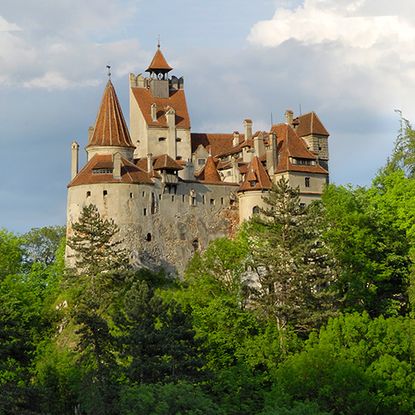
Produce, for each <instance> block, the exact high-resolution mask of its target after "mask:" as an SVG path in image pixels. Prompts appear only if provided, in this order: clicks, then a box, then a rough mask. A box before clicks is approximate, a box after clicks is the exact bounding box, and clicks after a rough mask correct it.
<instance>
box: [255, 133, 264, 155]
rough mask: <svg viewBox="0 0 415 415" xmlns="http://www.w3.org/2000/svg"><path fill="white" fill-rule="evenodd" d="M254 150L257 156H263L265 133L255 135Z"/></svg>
mask: <svg viewBox="0 0 415 415" xmlns="http://www.w3.org/2000/svg"><path fill="white" fill-rule="evenodd" d="M254 150H255V155H256V156H257V157H262V156H263V155H264V153H265V147H264V135H263V133H262V132H261V133H259V134H258V135H257V136H256V137H254Z"/></svg>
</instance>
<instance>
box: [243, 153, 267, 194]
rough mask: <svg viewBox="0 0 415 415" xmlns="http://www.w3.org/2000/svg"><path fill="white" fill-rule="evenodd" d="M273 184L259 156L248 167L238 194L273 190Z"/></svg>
mask: <svg viewBox="0 0 415 415" xmlns="http://www.w3.org/2000/svg"><path fill="white" fill-rule="evenodd" d="M271 186H272V183H271V179H270V178H269V176H268V173H267V172H266V170H265V168H264V166H263V165H262V163H261V161H260V160H259V158H258V157H257V156H254V157H253V159H252V161H251V162H250V163H249V165H248V170H247V173H246V175H245V180H244V181H243V183H242V184H241V186H240V188H239V190H238V192H245V191H247V190H266V189H271Z"/></svg>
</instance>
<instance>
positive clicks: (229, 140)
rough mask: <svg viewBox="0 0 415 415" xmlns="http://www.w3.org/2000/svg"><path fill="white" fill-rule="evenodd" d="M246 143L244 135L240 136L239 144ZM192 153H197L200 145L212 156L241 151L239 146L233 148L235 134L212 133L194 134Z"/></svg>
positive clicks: (192, 137)
mask: <svg viewBox="0 0 415 415" xmlns="http://www.w3.org/2000/svg"><path fill="white" fill-rule="evenodd" d="M243 141H244V135H243V134H239V143H240V144H241V143H242V142H243ZM191 142H192V153H194V152H195V151H196V149H197V148H198V147H199V145H202V146H203V147H205V148H206V149H207V150H208V151H210V153H211V154H212V156H214V157H216V156H217V155H219V154H228V153H229V154H230V153H235V152H238V151H240V148H239V146H238V147H234V146H233V134H210V133H192V134H191Z"/></svg>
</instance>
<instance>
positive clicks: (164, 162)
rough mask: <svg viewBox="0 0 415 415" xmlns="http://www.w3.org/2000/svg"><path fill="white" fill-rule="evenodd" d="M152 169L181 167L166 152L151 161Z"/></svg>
mask: <svg viewBox="0 0 415 415" xmlns="http://www.w3.org/2000/svg"><path fill="white" fill-rule="evenodd" d="M153 169H154V170H183V167H182V166H180V165H179V164H178V163H177V162H176V161H175V160H173V159H172V158H171V157H170V156H168V155H167V154H162V155H161V156H158V157H157V158H155V161H154V163H153Z"/></svg>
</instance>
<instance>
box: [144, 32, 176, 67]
mask: <svg viewBox="0 0 415 415" xmlns="http://www.w3.org/2000/svg"><path fill="white" fill-rule="evenodd" d="M172 69H173V68H172V67H171V66H170V65H169V64H168V63H167V61H166V58H165V57H164V55H163V53H162V52H161V50H160V39H159V41H158V44H157V50H156V53H155V54H154V57H153V60H152V61H151V63H150V65H149V67H148V68H147V69H146V72H154V73H155V74H158V73H162V74H165V73H167V72H170V71H171V70H172Z"/></svg>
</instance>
